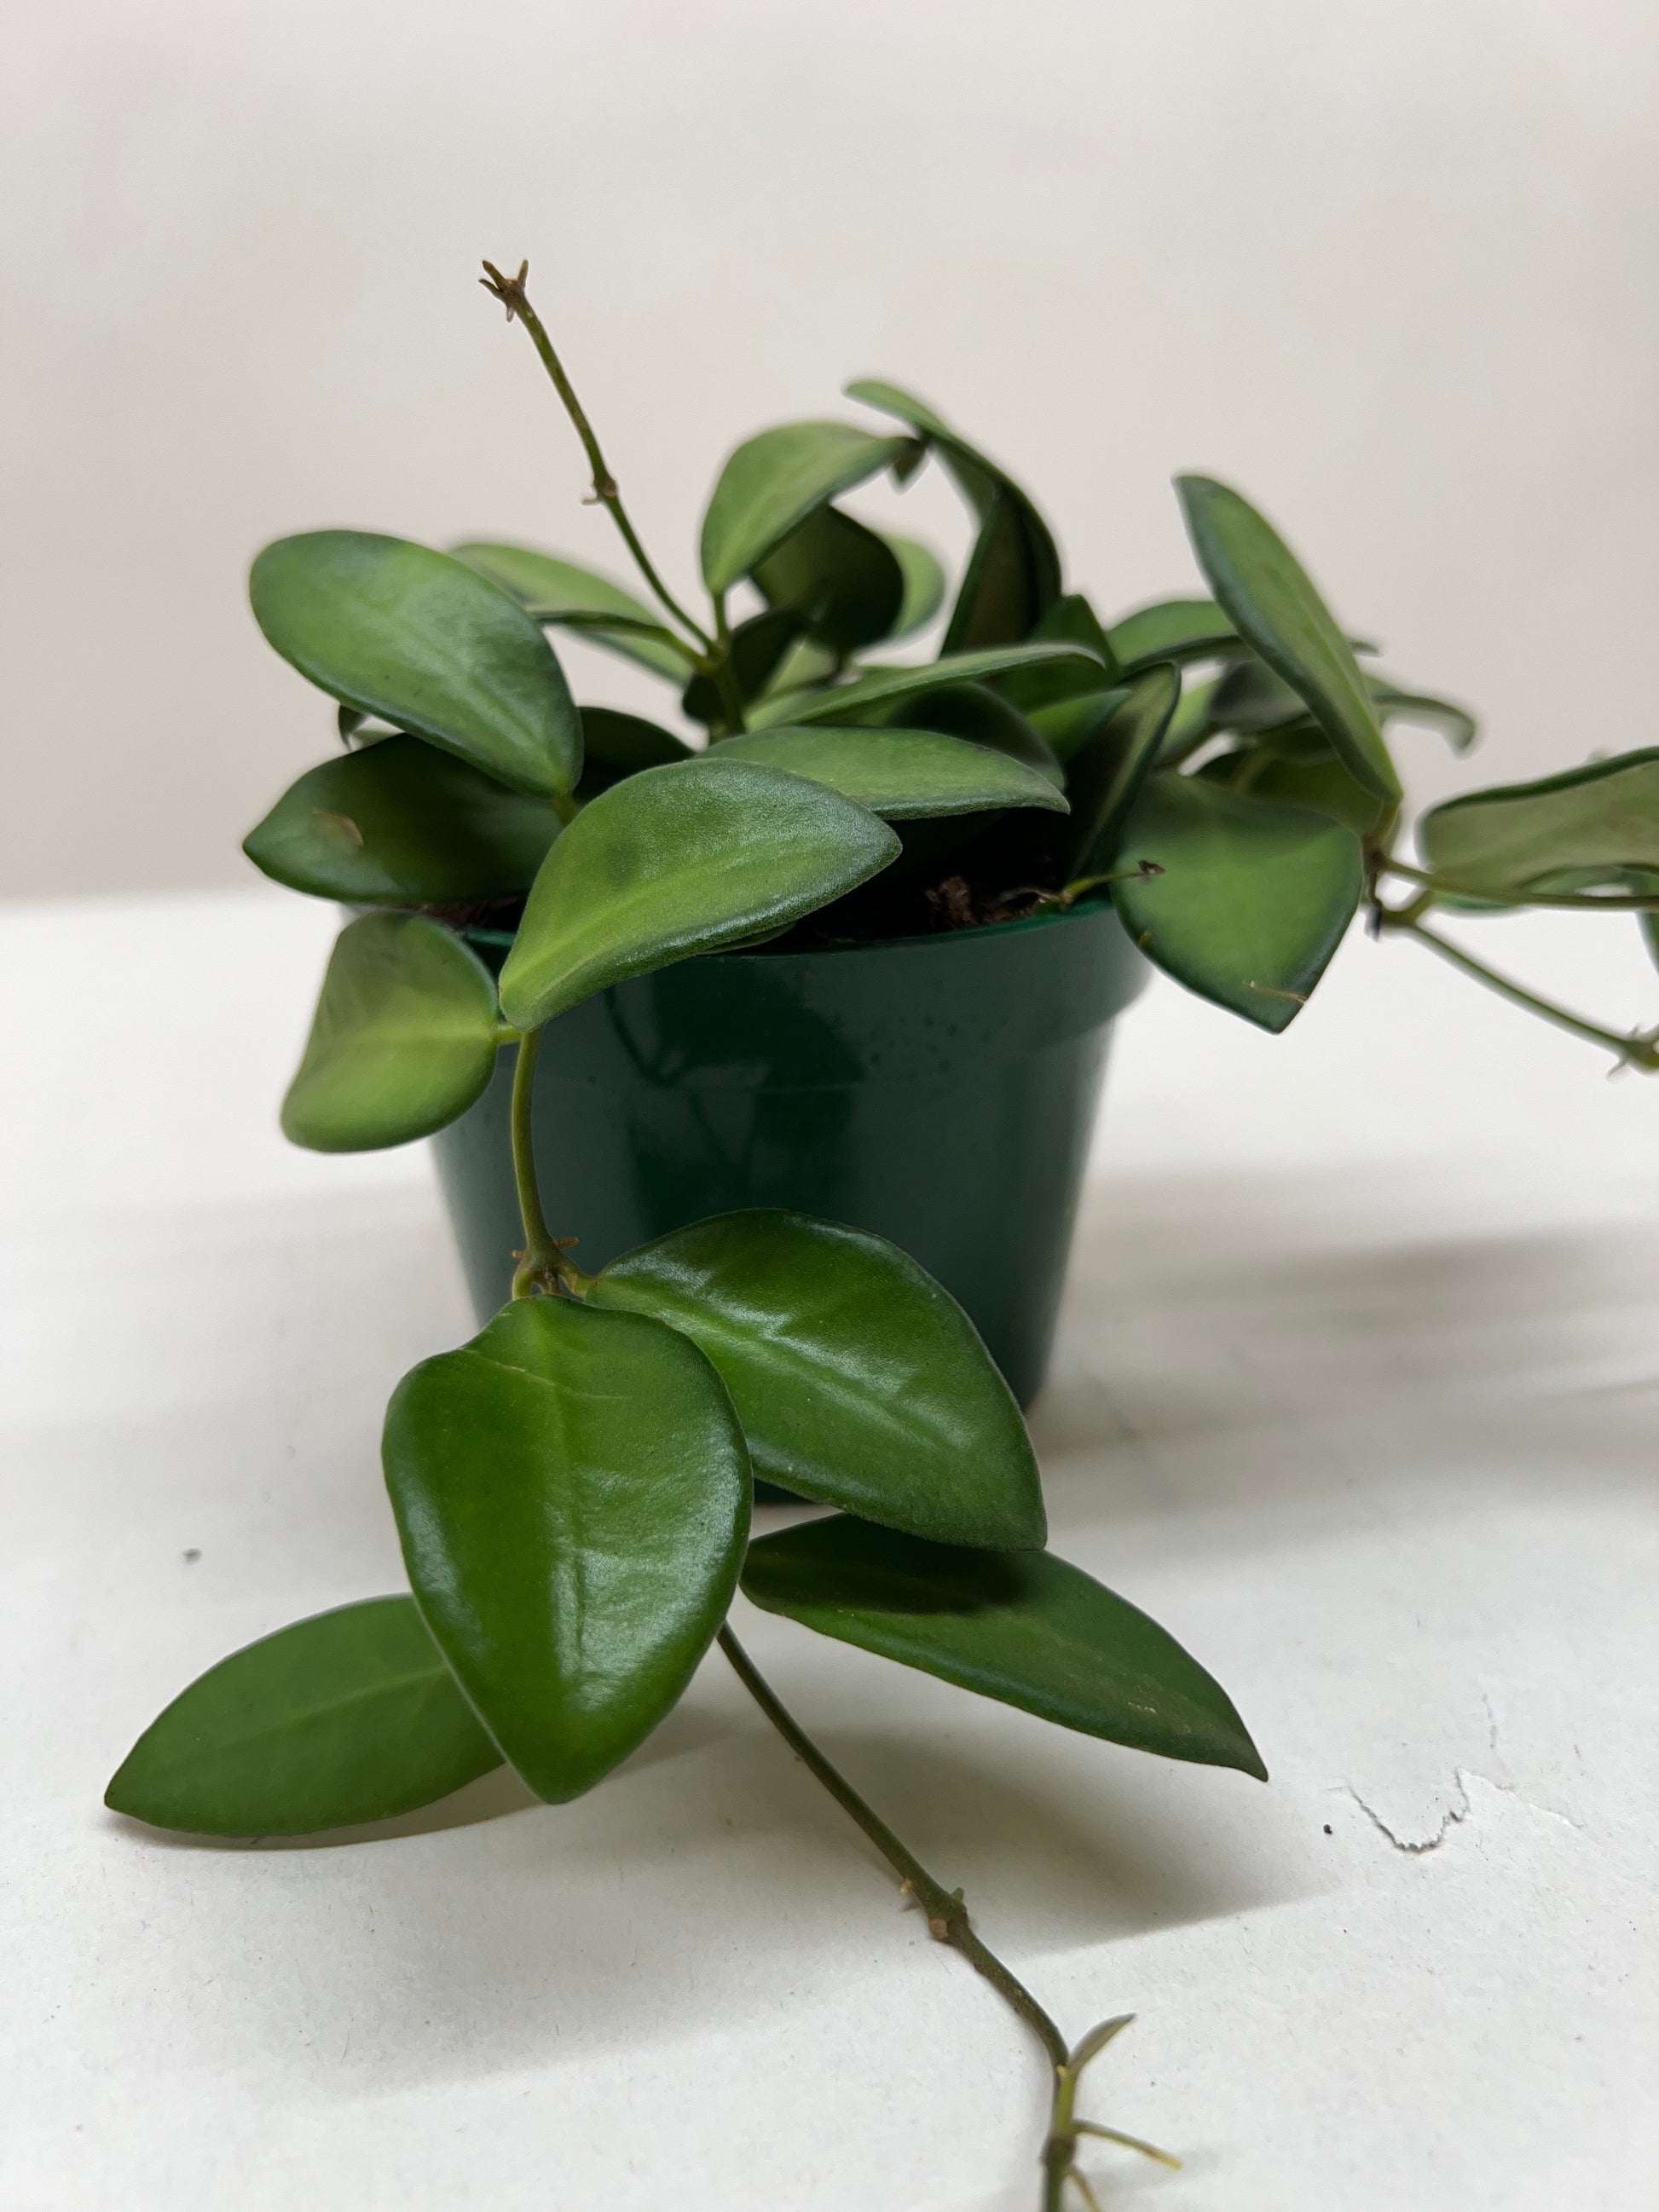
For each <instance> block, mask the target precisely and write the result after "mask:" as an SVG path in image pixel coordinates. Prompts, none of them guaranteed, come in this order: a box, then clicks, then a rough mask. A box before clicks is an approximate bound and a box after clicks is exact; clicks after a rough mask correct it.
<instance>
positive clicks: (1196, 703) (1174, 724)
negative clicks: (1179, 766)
mask: <svg viewBox="0 0 1659 2212" xmlns="http://www.w3.org/2000/svg"><path fill="white" fill-rule="evenodd" d="M1222 682H1223V678H1221V677H1219V676H1206V677H1203V678H1200V679H1199V680H1198V681H1197V682H1194V680H1193V679H1192V678H1191V677H1190V676H1188V678H1185V680H1184V681H1183V682H1182V687H1181V698H1180V701H1179V702H1178V704H1177V705H1176V710H1175V712H1174V714H1171V715H1170V726H1169V728H1168V729H1167V730H1165V732H1164V751H1163V755H1162V763H1163V765H1164V767H1166V768H1172V767H1174V766H1175V765H1176V763H1178V762H1180V761H1184V760H1187V759H1189V758H1190V757H1191V756H1192V755H1193V754H1194V753H1195V752H1197V751H1198V750H1199V749H1200V746H1202V745H1203V744H1205V742H1206V739H1207V738H1210V737H1211V736H1212V734H1213V732H1214V726H1215V702H1216V697H1217V695H1218V692H1219V691H1220V690H1221V685H1222Z"/></svg>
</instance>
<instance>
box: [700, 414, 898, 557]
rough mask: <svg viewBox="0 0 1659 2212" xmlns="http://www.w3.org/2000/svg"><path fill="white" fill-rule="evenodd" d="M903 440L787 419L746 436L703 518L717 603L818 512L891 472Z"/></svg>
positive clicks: (847, 425)
mask: <svg viewBox="0 0 1659 2212" xmlns="http://www.w3.org/2000/svg"><path fill="white" fill-rule="evenodd" d="M907 445H908V440H907V439H903V438H872V436H871V435H870V434H869V432H868V431H867V430H860V429H856V428H854V426H853V424H852V423H850V422H787V423H785V424H783V425H782V426H781V427H780V428H778V429H775V430H763V431H762V432H761V434H760V435H759V436H758V437H757V438H750V439H748V440H746V441H744V444H742V445H741V446H739V447H738V449H737V451H736V452H735V453H733V454H732V457H731V459H729V460H728V461H727V462H726V466H725V467H724V468H723V469H722V470H721V471H720V480H719V482H718V483H716V484H715V486H714V495H713V496H712V498H711V499H710V500H709V502H708V512H707V513H705V515H704V516H703V519H702V574H703V580H704V582H705V583H706V584H707V585H708V588H709V590H710V591H711V592H714V594H715V596H716V597H717V598H718V597H719V596H720V594H721V593H722V592H729V591H730V590H731V588H732V585H733V584H735V583H736V582H737V580H738V578H739V577H740V576H746V575H747V574H749V572H750V569H751V568H755V567H756V566H757V563H759V562H762V561H763V560H764V559H765V557H766V556H767V555H768V554H769V552H770V551H771V550H772V549H773V547H774V546H775V545H776V544H778V542H779V540H780V539H781V538H786V537H787V536H788V534H789V532H791V531H792V530H793V528H794V527H795V525H796V524H797V523H798V522H800V521H801V520H804V519H805V517H806V516H807V515H809V514H810V513H811V512H812V510H813V508H814V507H822V506H823V505H824V503H825V502H826V501H829V500H832V499H835V498H836V497H837V496H838V495H840V494H841V493H842V492H844V491H850V490H851V489H852V488H853V486H854V484H860V483H864V481H865V480H866V477H872V476H874V475H876V474H877V473H878V471H880V470H882V469H884V468H888V467H890V465H892V463H893V462H894V461H896V459H898V458H899V456H900V454H901V453H903V452H904V451H905V449H906V447H907Z"/></svg>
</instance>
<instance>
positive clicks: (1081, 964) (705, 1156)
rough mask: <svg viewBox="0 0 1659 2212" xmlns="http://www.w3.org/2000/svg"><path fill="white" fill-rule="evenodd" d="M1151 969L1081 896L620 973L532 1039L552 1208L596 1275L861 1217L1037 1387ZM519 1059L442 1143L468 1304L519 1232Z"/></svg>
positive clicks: (501, 1284) (483, 1291) (542, 1173)
mask: <svg viewBox="0 0 1659 2212" xmlns="http://www.w3.org/2000/svg"><path fill="white" fill-rule="evenodd" d="M479 949H480V950H481V951H485V952H486V954H487V955H488V954H489V951H490V947H489V945H488V944H486V943H483V942H481V943H480V945H479ZM503 949H504V948H503V946H502V945H501V942H500V941H498V942H497V944H496V946H495V957H496V958H497V959H499V958H500V957H501V952H502V950H503ZM1145 975H1146V969H1145V966H1144V963H1142V961H1141V959H1140V957H1139V954H1138V953H1137V952H1136V951H1134V949H1133V946H1132V945H1130V944H1129V942H1128V940H1127V938H1126V937H1125V935H1124V933H1123V931H1122V928H1121V925H1120V924H1119V922H1118V921H1117V918H1116V915H1115V913H1114V912H1113V911H1112V910H1111V908H1109V907H1106V906H1100V905H1094V906H1085V907H1079V908H1074V909H1073V911H1072V912H1070V913H1069V914H1065V915H1045V916H1041V917H1038V918H1036V919H1035V920H1032V921H1016V922H1006V923H1002V924H1000V925H999V926H997V927H992V928H985V929H975V930H962V931H957V932H952V933H949V934H943V935H940V936H937V937H926V938H910V939H902V940H899V941H896V942H892V943H887V944H880V945H856V946H850V947H848V948H847V949H845V950H835V951H813V952H780V953H769V952H767V951H756V952H750V953H722V954H720V955H719V956H718V957H712V958H708V959H696V960H686V961H682V962H681V963H678V965H677V966H675V967H671V968H665V969H659V970H658V971H657V973H656V974H654V975H645V976H641V977H639V978H638V979H636V980H635V981H632V982H629V983H623V984H619V985H617V986H616V987H613V988H612V989H611V990H608V991H605V992H602V993H600V994H599V995H598V996H597V997H595V998H593V999H591V1000H588V1001H587V1002H586V1004H585V1005H584V1006H579V1007H577V1008H576V1009H575V1010H574V1012H572V1013H569V1014H565V1015H562V1016H561V1018H559V1019H558V1020H557V1021H556V1022H555V1023H553V1024H551V1025H550V1028H549V1030H548V1031H547V1034H546V1036H545V1037H544V1041H543V1044H542V1048H541V1053H540V1055H539V1058H538V1065H537V1071H536V1091H535V1133H536V1160H537V1169H538V1176H539V1178H540V1182H541V1186H542V1194H543V1201H544V1208H545V1211H546V1213H547V1218H548V1220H549V1222H550V1225H551V1226H552V1228H553V1230H554V1232H555V1234H556V1235H558V1236H574V1237H576V1238H577V1240H578V1243H577V1247H576V1251H575V1257H576V1258H577V1260H578V1261H580V1265H581V1266H582V1267H586V1269H587V1270H588V1271H589V1272H590V1273H592V1271H593V1270H595V1269H596V1268H598V1267H601V1266H603V1265H604V1264H605V1262H606V1261H611V1260H613V1259H615V1258H616V1257H617V1255H619V1254H620V1253H623V1252H626V1251H629V1249H632V1247H633V1246H635V1245H636V1244H642V1243H646V1242H647V1240H648V1239H650V1238H651V1237H659V1236H661V1235H662V1234H663V1233H664V1232H665V1231H667V1230H670V1229H677V1228H679V1227H681V1226H682V1225H684V1224H685V1223H686V1222H689V1221H696V1220H700V1219H701V1218H702V1217H703V1216H704V1215H706V1214H710V1213H724V1212H728V1211H730V1210H732V1209H733V1208H735V1207H738V1206H793V1207H794V1208H797V1209H798V1210H799V1211H800V1212H804V1213H813V1214H818V1215H821V1216H823V1217H824V1218H827V1219H829V1220H833V1221H847V1222H851V1223H853V1224H854V1225H856V1226H857V1227H859V1228H862V1229H869V1230H873V1231H877V1232H878V1234H879V1235H881V1236H883V1237H890V1239H891V1240H892V1242H893V1243H896V1244H899V1245H902V1247H903V1249H905V1250H906V1251H908V1252H909V1253H911V1254H912V1255H914V1256H915V1258H916V1259H917V1260H919V1261H921V1264H922V1265H923V1267H927V1269H928V1270H929V1271H930V1272H931V1273H933V1274H934V1275H936V1276H937V1277H938V1278H939V1281H940V1282H941V1283H943V1284H944V1285H945V1288H946V1289H947V1290H949V1291H951V1293H952V1295H953V1296H954V1297H956V1298H957V1299H958V1300H959V1301H960V1303H961V1304H963V1306H964V1307H965V1308H966V1309H967V1310H968V1312H969V1314H970V1315H971V1316H972V1317H973V1319H974V1322H975V1324H976V1325H977V1327H978V1328H979V1331H980V1334H981V1335H982V1336H983V1338H984V1339H985V1341H986V1344H987V1346H988V1347H989V1349H990V1351H991V1353H992V1356H993V1357H994V1358H995V1360H996V1361H997V1363H998V1364H999V1365H1000V1368H1001V1369H1002V1371H1003V1373H1004V1374H1005V1375H1006V1376H1007V1378H1008V1381H1009V1383H1011V1385H1012V1388H1013V1389H1014V1391H1015V1393H1016V1395H1018V1398H1019V1399H1020V1401H1021V1402H1022V1403H1023V1404H1024V1403H1029V1402H1030V1399H1031V1398H1032V1397H1033V1396H1035V1395H1036V1391H1037V1389H1038V1388H1039V1387H1040V1385H1041V1383H1042V1376H1043V1370H1044V1369H1045V1367H1046V1366H1047V1364H1048V1348H1049V1344H1050V1340H1051V1339H1052V1336H1053V1333H1054V1316H1055V1310H1056V1308H1057V1306H1058V1304H1059V1300H1060V1287H1061V1284H1062V1281H1063V1279H1064V1276H1065V1271H1066V1256H1067V1253H1068V1250H1069V1248H1070V1244H1071V1238H1072V1229H1073V1220H1074V1218H1075V1214H1076V1210H1077V1200H1078V1194H1079V1187H1080V1184H1081V1182H1082V1176H1083V1168H1084V1163H1085V1157H1086V1155H1087V1152H1088V1146H1089V1139H1090V1134H1091V1129H1092V1127H1093V1123H1094V1118H1095V1112H1096V1108H1097V1103H1098V1100H1099V1096H1100V1086H1101V1080H1102V1078H1103V1073H1104V1071H1105V1063H1106V1051H1107V1045H1108V1042H1109V1035H1110V1029H1111V1024H1112V1019H1113V1018H1114V1016H1115V1015H1116V1014H1117V1013H1119V1012H1121V1009H1122V1008H1123V1007H1124V1006H1127V1004H1128V1003H1129V1001H1130V1000H1131V999H1133V997H1134V996H1135V994H1136V993H1137V992H1138V991H1139V989H1140V987H1141V985H1142V983H1143V981H1144V980H1145ZM512 1067H513V1053H512V1052H511V1050H507V1051H504V1052H503V1053H502V1054H501V1058H500V1060H499V1062H498V1064H497V1066H496V1069H495V1077H494V1079H493V1080H492V1082H491V1084H490V1086H489V1090H488V1091H486V1092H485V1093H484V1095H483V1097H482V1098H481V1099H479V1101H478V1102H477V1104H476V1105H475V1106H474V1107H472V1109H471V1110H470V1112H468V1113H467V1114H465V1115H464V1116H463V1117H462V1118H461V1120H459V1121H457V1122H455V1123H453V1124H452V1126H451V1127H449V1128H447V1129H446V1130H444V1131H442V1132H441V1133H440V1135H439V1136H438V1137H437V1138H436V1139H435V1146H436V1149H437V1155H438V1164H439V1171H440V1175H441V1179H442V1182H443V1188H444V1192H445V1195H446V1197H447V1201H448V1206H449V1210H450V1215H451V1218H452V1220H453V1224H454V1229H455V1235H456V1238H457V1241H458V1243H459V1246H460V1250H461V1256H462V1260H463V1261H464V1263H465V1268H466V1273H467V1279H468V1282H469V1285H470V1286H471V1292H472V1297H473V1301H474V1304H476V1306H477V1310H478V1313H479V1316H480V1318H481V1319H482V1318H483V1317H484V1316H488V1315H489V1314H491V1313H493V1312H495V1310H496V1308H497V1307H498V1306H500V1305H501V1304H502V1303H503V1302H504V1300H505V1299H506V1297H507V1294H508V1290H509V1286H510V1284H511V1279H512V1274H513V1250H514V1248H515V1247H516V1246H517V1245H519V1244H520V1243H522V1242H523V1234H522V1231H521V1230H520V1225H519V1218H518V1211H517V1206H516V1204H515V1202H514V1198H513V1170H512V1160H511V1156H510V1151H509V1146H508V1127H507V1109H508V1099H509V1094H510V1091H511V1085H512Z"/></svg>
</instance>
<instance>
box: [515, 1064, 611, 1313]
mask: <svg viewBox="0 0 1659 2212" xmlns="http://www.w3.org/2000/svg"><path fill="white" fill-rule="evenodd" d="M515 1034H516V1032H515ZM541 1042H542V1032H541V1030H539V1029H533V1030H526V1031H525V1033H524V1035H523V1036H520V1038H519V1052H518V1058H517V1060H516V1061H515V1062H514V1065H513V1105H512V1115H511V1120H512V1134H513V1183H514V1185H515V1186H516V1188H517V1190H518V1194H519V1212H520V1218H522V1220H523V1222H524V1236H525V1249H524V1250H523V1251H522V1253H520V1255H519V1265H518V1267H517V1269H516V1270H515V1271H514V1273H513V1297H515V1298H529V1297H535V1296H536V1294H537V1293H538V1291H556V1290H566V1291H570V1292H571V1293H572V1294H573V1295H574V1297H584V1296H585V1295H586V1291H587V1286H588V1285H589V1284H590V1283H591V1282H592V1276H591V1275H585V1274H583V1273H582V1271H581V1269H580V1267H577V1265H576V1263H575V1261H574V1260H572V1259H571V1258H570V1257H569V1255H568V1251H567V1249H566V1247H567V1246H568V1245H570V1244H574V1243H575V1241H576V1240H575V1238H574V1237H555V1236H554V1234H553V1232H552V1231H551V1230H550V1228H549V1227H548V1225H547V1216H546V1215H545V1214H544V1212H543V1211H542V1196H541V1190H540V1187H539V1185H538V1182H537V1180H536V1138H535V1126H534V1121H533V1115H532V1108H533V1104H534V1099H535V1085H536V1055H537V1054H538V1051H539V1050H540V1049H541Z"/></svg>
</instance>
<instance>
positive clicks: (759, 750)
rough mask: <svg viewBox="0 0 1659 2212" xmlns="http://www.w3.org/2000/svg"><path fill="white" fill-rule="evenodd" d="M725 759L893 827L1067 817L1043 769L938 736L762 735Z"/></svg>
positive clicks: (727, 750)
mask: <svg viewBox="0 0 1659 2212" xmlns="http://www.w3.org/2000/svg"><path fill="white" fill-rule="evenodd" d="M720 758H721V759H722V760H752V761H760V762H762V763H763V764H764V765H765V766H767V767H769V768H781V769H788V771H789V773H790V774H791V775H805V776H810V777H811V780H812V781H813V782H814V783H822V784H827V785H828V786H829V789H830V790H831V791H839V792H841V793H843V794H844V795H845V796H846V797H847V798H848V799H856V800H857V801H858V803H859V805H860V806H867V807H868V808H869V810H870V811H871V812H872V814H879V815H880V816H882V817H883V818H884V820H885V821H889V822H903V821H908V820H910V819H912V818H913V817H917V816H921V815H944V814H980V813H983V812H985V811H987V809H989V808H991V807H996V806H1042V807H1047V808H1048V809H1049V810H1050V811H1052V812H1054V813H1060V814H1063V813H1064V812H1065V811H1066V799H1065V798H1064V796H1063V794H1062V793H1060V792H1059V791H1058V790H1056V789H1055V787H1054V785H1053V784H1052V783H1051V782H1050V781H1048V778H1047V777H1046V776H1044V775H1042V774H1040V773H1039V772H1038V771H1037V770H1036V769H1030V768H1026V767H1024V765H1023V764H1022V763H1020V762H1018V761H1015V760H1010V759H1008V758H1007V757H1006V756H1005V755H1003V754H1001V753H998V752H990V751H987V750H986V748H985V747H984V746H982V745H976V744H963V742H962V740H961V738H951V737H944V736H941V735H940V734H939V732H938V731H936V730H924V729H900V730H893V729H876V730H872V729H863V728H856V729H847V730H836V729H831V728H830V727H829V726H827V725H824V724H820V725H818V726H816V727H814V728H811V729H804V730H791V729H781V730H757V731H754V732H750V734H749V735H748V736H746V737H740V738H722V740H721V741H720Z"/></svg>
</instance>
